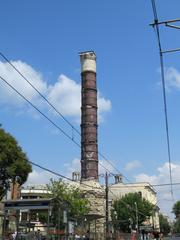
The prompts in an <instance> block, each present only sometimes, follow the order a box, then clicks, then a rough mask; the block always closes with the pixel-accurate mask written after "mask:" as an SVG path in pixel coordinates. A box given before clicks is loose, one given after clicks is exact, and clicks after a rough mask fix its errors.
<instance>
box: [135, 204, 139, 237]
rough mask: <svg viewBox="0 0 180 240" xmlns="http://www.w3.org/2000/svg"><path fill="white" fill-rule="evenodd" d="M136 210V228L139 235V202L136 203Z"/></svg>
mask: <svg viewBox="0 0 180 240" xmlns="http://www.w3.org/2000/svg"><path fill="white" fill-rule="evenodd" d="M135 209H136V228H137V233H138V229H139V226H138V209H137V202H135Z"/></svg>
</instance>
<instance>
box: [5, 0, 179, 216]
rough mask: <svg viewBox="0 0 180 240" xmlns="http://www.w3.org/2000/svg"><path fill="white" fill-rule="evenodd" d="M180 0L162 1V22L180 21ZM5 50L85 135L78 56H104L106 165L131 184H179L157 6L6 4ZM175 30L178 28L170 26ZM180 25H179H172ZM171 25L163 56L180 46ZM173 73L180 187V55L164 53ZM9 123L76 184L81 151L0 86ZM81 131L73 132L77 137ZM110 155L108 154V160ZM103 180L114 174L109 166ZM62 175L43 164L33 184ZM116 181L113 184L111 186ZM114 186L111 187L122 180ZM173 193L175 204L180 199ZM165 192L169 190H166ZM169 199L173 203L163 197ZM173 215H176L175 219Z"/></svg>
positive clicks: (31, 151) (167, 207)
mask: <svg viewBox="0 0 180 240" xmlns="http://www.w3.org/2000/svg"><path fill="white" fill-rule="evenodd" d="M179 7H180V3H179V1H178V0H172V1H169V0H167V1H166V3H164V1H163V0H157V1H156V8H157V12H158V18H159V21H164V20H166V19H177V18H179V17H180V16H179V11H178V10H179ZM1 9H2V11H1V16H0V18H1V19H0V29H1V44H0V52H2V53H3V54H4V56H8V57H9V58H10V62H11V64H13V65H14V66H15V67H16V68H17V69H18V70H19V71H20V72H21V73H22V74H23V75H24V76H26V78H27V79H28V80H32V82H31V83H32V84H33V86H35V87H36V88H37V89H38V90H39V91H40V92H41V93H42V94H43V96H45V98H46V99H47V100H48V101H49V102H51V103H52V105H53V106H54V107H55V108H56V109H57V111H58V112H60V113H62V115H63V116H64V117H65V118H66V119H67V121H68V122H69V123H70V124H72V126H74V128H75V129H77V130H78V131H80V128H79V125H80V100H81V94H80V89H81V85H80V84H81V77H80V62H79V55H78V53H79V52H81V51H86V50H94V51H95V52H96V55H97V87H98V112H99V115H98V119H99V123H98V124H99V127H98V143H99V152H100V153H103V154H102V155H103V156H104V157H105V158H107V160H111V161H110V162H111V164H112V165H113V166H112V165H111V164H110V163H108V162H107V161H105V159H104V157H103V156H100V157H99V160H100V163H101V164H102V165H103V166H104V167H106V168H107V169H108V170H109V171H110V172H114V171H115V169H114V168H116V169H117V170H120V172H121V173H123V175H124V176H126V177H127V178H128V179H129V180H130V182H142V181H148V182H150V183H151V184H152V185H158V184H165V183H167V184H168V182H167V179H169V161H168V160H166V159H167V144H166V142H165V139H166V134H165V131H164V108H163V105H162V84H161V74H160V64H159V55H158V51H157V43H156V41H155V37H154V34H153V31H152V28H151V27H150V26H149V24H150V23H152V19H153V18H154V16H153V13H152V6H151V1H144V0H140V1H131V0H127V1H121V2H120V1H118V0H115V1H113V3H111V2H109V1H108V0H103V1H102V0H100V1H95V0H92V1H91V2H86V1H83V0H77V1H75V2H74V1H69V0H66V1H65V0H62V1H58V0H55V1H53V3H52V1H49V0H47V1H45V2H44V1H42V0H40V1H30V2H28V3H27V2H26V3H25V2H24V1H23V0H20V1H18V2H16V3H15V2H12V1H10V0H7V1H5V2H3V3H2V4H1ZM169 24H170V23H169ZM171 24H172V23H171ZM168 29H169V31H167V29H165V30H164V28H161V41H162V46H163V50H166V49H167V50H169V49H176V48H179V42H180V35H179V31H177V30H176V29H173V28H168ZM164 63H165V64H164V74H165V84H166V97H167V108H168V123H169V137H170V140H171V142H170V143H171V168H172V179H173V182H174V183H178V182H180V160H179V156H180V152H179V151H180V150H179V136H180V129H179V122H180V112H179V109H178V102H179V101H180V80H179V79H180V66H179V55H178V53H177V54H171V55H168V56H167V54H166V55H164ZM8 65H9V64H8V63H7V62H6V61H5V60H4V59H3V58H1V59H0V75H1V76H2V77H3V78H4V79H6V80H8V82H9V83H10V84H11V85H12V86H13V87H14V88H16V89H17V90H18V91H19V92H20V93H23V95H24V96H26V97H27V99H28V100H29V101H30V102H32V104H34V105H35V106H37V108H38V109H39V110H40V111H42V112H43V113H45V114H46V115H47V117H48V118H50V119H52V121H53V122H54V123H55V124H57V126H60V127H61V128H62V129H63V130H64V131H65V132H66V133H67V134H68V135H69V136H70V137H71V139H73V140H75V141H76V140H77V139H79V138H78V134H76V131H75V129H73V128H72V126H71V125H69V124H67V122H65V121H64V120H63V119H62V118H59V116H58V113H57V112H56V113H55V111H54V110H51V109H50V107H48V106H46V105H45V104H44V103H43V101H42V99H41V97H40V96H39V94H38V93H37V92H36V91H34V90H33V89H32V87H30V86H28V83H27V82H25V81H24V80H23V79H21V78H20V76H18V73H17V72H16V71H15V69H12V67H11V66H8ZM0 107H1V113H0V117H1V120H0V123H1V124H2V127H3V128H4V129H5V130H6V131H7V132H10V133H11V134H13V135H14V136H15V137H16V139H17V140H18V142H19V144H20V145H21V146H22V148H23V149H24V151H25V152H26V153H27V155H28V157H29V160H30V161H32V162H34V163H38V164H39V165H41V166H46V167H47V168H48V169H56V171H57V172H58V173H63V174H62V175H64V176H67V177H69V178H71V172H72V171H73V170H79V169H80V149H79V148H77V146H75V144H71V143H70V141H69V139H68V138H65V137H64V136H63V135H62V134H61V133H60V132H59V131H57V130H56V128H52V127H51V125H50V124H49V123H48V121H47V120H46V119H44V118H43V117H41V116H40V115H39V114H37V113H36V111H35V110H33V109H32V108H31V107H30V106H29V105H28V103H25V101H24V100H22V99H21V98H20V97H19V96H18V95H17V93H15V92H14V91H13V90H12V89H10V88H9V87H8V86H6V84H4V83H3V82H2V81H1V82H0ZM72 129H73V130H72ZM106 156H108V157H106ZM99 168H100V169H99V170H100V173H103V172H104V171H105V170H104V169H103V167H102V166H99ZM50 177H52V175H51V174H50V173H49V175H48V173H45V170H43V169H41V170H40V169H39V168H38V167H34V169H33V172H32V174H31V175H30V176H29V179H28V184H33V183H37V182H38V183H46V182H47V181H48V180H49V179H50ZM111 181H112V182H113V179H111ZM112 182H111V183H112ZM176 188H177V187H176V186H175V185H174V186H173V192H174V199H175V200H177V199H179V197H180V192H179V191H178V189H176ZM163 189H164V190H163ZM158 193H159V201H158V202H159V203H160V208H161V211H162V212H165V213H167V214H169V215H171V207H172V203H171V202H170V201H169V200H170V199H171V195H170V193H169V186H166V187H162V188H160V187H159V188H158ZM163 199H167V201H165V200H163ZM171 216H172V215H171Z"/></svg>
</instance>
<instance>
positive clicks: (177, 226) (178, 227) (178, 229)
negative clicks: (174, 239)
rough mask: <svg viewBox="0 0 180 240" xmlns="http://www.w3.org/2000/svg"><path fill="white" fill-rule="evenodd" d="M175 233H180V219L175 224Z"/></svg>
mask: <svg viewBox="0 0 180 240" xmlns="http://www.w3.org/2000/svg"><path fill="white" fill-rule="evenodd" d="M173 232H174V233H178V234H179V233H180V218H178V219H177V220H176V221H175V222H174V226H173Z"/></svg>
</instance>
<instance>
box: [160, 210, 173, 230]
mask: <svg viewBox="0 0 180 240" xmlns="http://www.w3.org/2000/svg"><path fill="white" fill-rule="evenodd" d="M159 224H160V230H161V232H162V233H163V234H165V235H167V234H168V233H169V232H170V231H171V226H170V224H169V222H168V220H167V217H165V216H164V215H163V214H159Z"/></svg>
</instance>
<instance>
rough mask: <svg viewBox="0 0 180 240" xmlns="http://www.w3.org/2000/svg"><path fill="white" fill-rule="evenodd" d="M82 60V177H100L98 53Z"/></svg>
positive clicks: (82, 54) (81, 56)
mask: <svg viewBox="0 0 180 240" xmlns="http://www.w3.org/2000/svg"><path fill="white" fill-rule="evenodd" d="M80 60H81V80H82V83H81V84H82V89H81V101H82V106H81V179H82V180H83V179H98V145H97V87H96V54H95V53H94V52H91V51H89V52H82V53H80Z"/></svg>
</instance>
